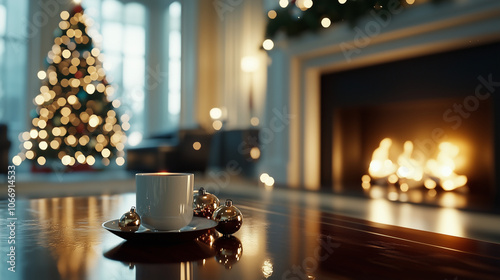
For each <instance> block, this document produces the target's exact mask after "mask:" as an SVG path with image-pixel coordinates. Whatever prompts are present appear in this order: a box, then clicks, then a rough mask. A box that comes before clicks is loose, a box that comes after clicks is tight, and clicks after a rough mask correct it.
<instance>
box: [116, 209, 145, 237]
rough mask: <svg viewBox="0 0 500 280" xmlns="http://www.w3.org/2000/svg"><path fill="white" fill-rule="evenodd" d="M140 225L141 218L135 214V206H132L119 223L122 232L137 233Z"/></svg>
mask: <svg viewBox="0 0 500 280" xmlns="http://www.w3.org/2000/svg"><path fill="white" fill-rule="evenodd" d="M140 225H141V217H140V216H139V214H137V212H135V206H132V207H131V208H130V211H128V212H126V213H125V214H123V215H122V217H121V218H120V220H119V221H118V227H119V228H120V229H121V230H122V231H137V230H138V229H139V226H140Z"/></svg>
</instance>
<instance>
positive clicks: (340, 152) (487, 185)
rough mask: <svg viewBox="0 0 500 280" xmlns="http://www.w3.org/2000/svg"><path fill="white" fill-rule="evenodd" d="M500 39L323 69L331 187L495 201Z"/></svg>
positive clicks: (325, 181) (487, 204)
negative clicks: (342, 68)
mask: <svg viewBox="0 0 500 280" xmlns="http://www.w3.org/2000/svg"><path fill="white" fill-rule="evenodd" d="M499 47H500V44H499V43H498V42H497V43H492V44H488V45H481V46H474V47H470V48H467V49H460V50H455V51H450V52H446V53H439V54H433V55H428V56H422V57H416V58H411V59H406V60H400V61H394V62H388V63H384V64H379V65H374V66H369V67H364V68H358V69H353V70H348V71H343V72H334V73H325V74H324V75H322V78H321V184H322V187H323V188H327V189H331V188H333V189H334V191H336V192H342V193H350V194H360V195H368V196H371V197H386V198H388V199H390V200H397V201H404V202H415V203H430V204H437V205H442V206H452V207H457V208H470V209H485V210H488V209H489V208H494V207H495V205H494V197H495V196H498V193H499V190H498V186H496V183H495V182H496V180H498V179H499V178H496V177H495V173H496V172H495V166H497V165H496V163H497V162H498V160H497V159H496V157H495V151H498V147H497V145H498V144H496V143H495V134H496V133H498V131H497V130H495V124H496V123H497V124H498V121H497V122H495V119H497V120H498V114H499V113H498V110H495V104H497V103H498V98H495V96H494V93H493V92H494V90H495V87H496V86H495V85H497V84H498V82H500V70H499V67H498V65H500V55H499V54H498V51H497V50H498V49H499ZM498 89H499V92H500V87H498ZM450 197H452V198H451V199H450Z"/></svg>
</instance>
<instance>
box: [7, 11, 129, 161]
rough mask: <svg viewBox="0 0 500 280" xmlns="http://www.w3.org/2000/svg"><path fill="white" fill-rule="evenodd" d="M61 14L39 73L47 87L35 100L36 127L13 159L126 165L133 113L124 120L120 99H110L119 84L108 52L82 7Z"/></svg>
mask: <svg viewBox="0 0 500 280" xmlns="http://www.w3.org/2000/svg"><path fill="white" fill-rule="evenodd" d="M60 16H61V21H60V23H59V28H58V29H57V30H56V31H55V39H54V45H53V46H52V50H50V51H49V53H48V56H47V63H48V67H47V70H46V71H40V72H38V78H39V79H40V80H41V81H42V86H41V87H40V94H38V95H37V96H36V97H35V99H34V103H35V105H37V108H36V110H33V111H32V114H31V115H32V117H33V120H32V125H33V127H32V129H31V130H30V131H27V132H24V133H23V134H22V135H21V138H22V151H21V152H20V153H19V154H18V155H16V156H15V157H14V158H13V163H14V164H16V165H19V164H20V163H21V162H22V161H23V160H25V159H28V160H32V161H35V162H36V163H37V164H38V165H48V164H52V165H54V163H55V164H59V162H60V163H62V164H63V165H65V166H92V165H94V164H96V162H97V161H98V160H101V161H102V163H103V164H104V165H109V164H110V163H111V161H112V160H115V161H116V163H117V164H118V165H123V164H124V162H125V159H124V157H123V156H124V151H123V150H124V142H125V140H126V136H125V133H124V131H125V130H127V129H128V128H129V127H130V125H129V123H128V118H127V116H124V117H122V120H123V124H121V125H120V120H119V118H118V115H117V113H116V111H115V109H116V108H118V107H119V106H120V102H119V101H118V100H114V101H112V102H111V101H110V97H111V96H112V95H113V94H114V88H113V87H111V85H110V84H108V82H107V80H106V75H105V71H104V68H103V67H102V59H103V55H102V54H101V53H100V51H99V49H98V48H96V47H94V44H93V42H92V38H91V37H90V36H89V35H88V31H89V29H88V26H89V20H88V19H87V17H86V16H85V15H84V13H83V9H82V7H81V6H76V7H75V8H74V9H73V11H72V12H71V13H69V12H67V11H63V12H61V14H60ZM59 165H60V164H59ZM49 166H51V165H49Z"/></svg>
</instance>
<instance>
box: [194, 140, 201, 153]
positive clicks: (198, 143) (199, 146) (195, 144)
mask: <svg viewBox="0 0 500 280" xmlns="http://www.w3.org/2000/svg"><path fill="white" fill-rule="evenodd" d="M193 149H195V150H196V151H198V150H200V149H201V143H200V142H198V141H196V142H194V143H193Z"/></svg>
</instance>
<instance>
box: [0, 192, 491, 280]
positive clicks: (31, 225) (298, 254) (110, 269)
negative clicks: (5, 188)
mask: <svg viewBox="0 0 500 280" xmlns="http://www.w3.org/2000/svg"><path fill="white" fill-rule="evenodd" d="M220 198H221V199H222V198H225V197H220ZM233 200H234V201H235V205H237V207H238V208H239V209H240V210H241V211H242V213H243V215H244V220H243V226H242V228H241V229H240V230H239V231H238V232H236V233H235V234H234V235H233V236H221V234H219V233H217V232H215V231H214V230H211V231H207V232H206V233H205V234H204V235H202V236H200V237H199V238H198V239H196V240H193V241H190V242H186V243H182V244H168V243H165V244H148V243H146V244H143V243H136V242H129V241H124V240H123V239H121V238H119V237H117V236H115V235H113V234H112V233H110V232H108V231H106V230H104V229H103V228H102V227H101V224H102V223H103V222H105V221H107V220H111V219H116V218H119V217H120V216H121V215H122V214H123V213H124V212H126V211H128V209H130V206H131V205H134V204H135V195H134V194H132V193H128V194H120V195H102V196H90V197H62V198H41V199H21V200H18V201H17V205H16V209H17V212H16V217H17V221H16V229H15V242H16V243H15V247H16V248H15V254H16V255H15V261H16V263H15V265H16V267H15V269H16V272H15V273H12V272H9V271H8V270H7V268H8V267H9V264H8V263H7V262H6V260H8V259H7V254H8V253H9V246H10V245H9V244H8V235H9V231H7V230H4V229H5V228H7V225H8V222H7V219H6V218H7V214H6V212H7V210H6V209H7V202H6V201H5V200H3V201H0V210H1V214H0V216H1V218H2V220H1V223H2V224H1V226H2V230H1V231H0V232H1V236H0V242H1V244H0V248H1V256H2V258H3V259H2V261H1V262H0V263H1V265H0V268H1V274H0V275H1V276H2V277H1V279H331V278H335V279H373V278H383V279H388V278H394V279H422V278H426V277H428V276H433V277H434V278H435V279H467V278H470V279H495V278H496V277H497V276H498V275H500V245H498V244H493V243H486V242H479V241H474V240H469V239H463V238H458V237H451V236H446V235H441V234H436V233H428V232H422V231H417V230H410V229H406V228H399V227H393V226H387V225H383V224H377V223H373V222H366V221H363V220H359V219H354V218H347V217H343V216H339V215H333V214H327V213H323V212H321V211H319V209H317V208H314V207H311V208H309V207H304V206H303V205H301V204H298V203H276V202H275V201H272V200H270V199H269V200H267V199H265V198H264V199H260V200H254V199H248V198H245V197H244V196H242V197H241V198H234V199H233ZM379 211H383V209H379ZM373 212H374V213H376V211H375V209H374V211H373Z"/></svg>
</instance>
